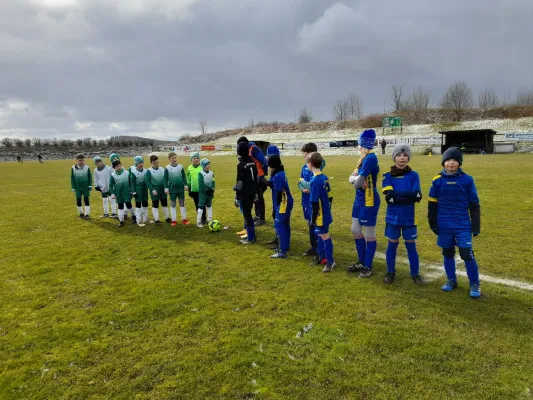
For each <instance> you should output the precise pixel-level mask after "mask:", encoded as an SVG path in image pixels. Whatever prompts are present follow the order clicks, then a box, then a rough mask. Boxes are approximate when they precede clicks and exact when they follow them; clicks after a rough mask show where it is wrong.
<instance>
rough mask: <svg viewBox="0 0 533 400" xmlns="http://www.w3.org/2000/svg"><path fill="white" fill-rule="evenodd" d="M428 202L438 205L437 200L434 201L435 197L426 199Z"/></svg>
mask: <svg viewBox="0 0 533 400" xmlns="http://www.w3.org/2000/svg"><path fill="white" fill-rule="evenodd" d="M428 201H431V202H432V203H438V202H439V200H438V199H436V198H435V197H428Z"/></svg>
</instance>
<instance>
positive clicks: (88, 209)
mask: <svg viewBox="0 0 533 400" xmlns="http://www.w3.org/2000/svg"><path fill="white" fill-rule="evenodd" d="M90 213H91V206H85V215H89V214H90Z"/></svg>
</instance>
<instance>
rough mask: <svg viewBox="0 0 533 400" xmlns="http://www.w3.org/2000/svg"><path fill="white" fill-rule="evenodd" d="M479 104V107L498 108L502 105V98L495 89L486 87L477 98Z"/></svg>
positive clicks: (486, 108)
mask: <svg viewBox="0 0 533 400" xmlns="http://www.w3.org/2000/svg"><path fill="white" fill-rule="evenodd" d="M477 105H478V107H479V108H482V109H485V110H488V109H491V108H496V107H499V106H500V100H499V99H498V95H497V94H496V90H494V89H485V90H483V91H482V92H481V93H480V94H479V96H478V100H477Z"/></svg>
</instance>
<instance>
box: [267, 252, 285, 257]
mask: <svg viewBox="0 0 533 400" xmlns="http://www.w3.org/2000/svg"><path fill="white" fill-rule="evenodd" d="M270 258H287V253H280V252H277V253H274V254H272V255H271V256H270Z"/></svg>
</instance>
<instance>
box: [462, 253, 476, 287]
mask: <svg viewBox="0 0 533 400" xmlns="http://www.w3.org/2000/svg"><path fill="white" fill-rule="evenodd" d="M465 267H466V274H467V275H468V280H469V281H470V284H475V285H479V272H478V266H477V262H476V259H475V258H472V259H471V260H470V261H465Z"/></svg>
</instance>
